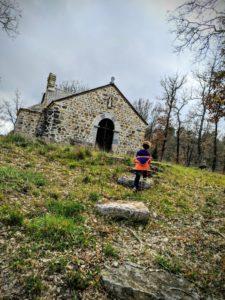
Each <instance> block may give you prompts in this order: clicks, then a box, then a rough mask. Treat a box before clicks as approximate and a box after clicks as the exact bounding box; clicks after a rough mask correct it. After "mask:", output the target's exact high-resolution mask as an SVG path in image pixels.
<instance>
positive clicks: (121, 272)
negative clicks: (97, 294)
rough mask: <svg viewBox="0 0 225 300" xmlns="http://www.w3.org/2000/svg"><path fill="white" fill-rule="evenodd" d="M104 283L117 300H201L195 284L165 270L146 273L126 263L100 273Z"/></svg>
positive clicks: (139, 267)
mask: <svg viewBox="0 0 225 300" xmlns="http://www.w3.org/2000/svg"><path fill="white" fill-rule="evenodd" d="M101 281H102V284H103V286H104V288H105V289H106V291H107V292H108V293H109V295H110V296H111V297H112V299H117V300H155V299H157V300H198V299H200V296H199V295H198V294H197V292H196V291H195V290H194V287H193V285H192V284H191V283H190V282H188V281H187V280H186V279H184V278H182V277H178V276H176V275H173V274H170V273H168V272H166V271H164V270H162V271H161V270H156V271H154V270H147V269H144V268H143V267H141V266H138V265H134V264H129V263H125V264H123V265H121V266H119V267H110V268H109V269H105V270H103V271H102V272H101Z"/></svg>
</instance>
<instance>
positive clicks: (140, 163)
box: [133, 141, 152, 191]
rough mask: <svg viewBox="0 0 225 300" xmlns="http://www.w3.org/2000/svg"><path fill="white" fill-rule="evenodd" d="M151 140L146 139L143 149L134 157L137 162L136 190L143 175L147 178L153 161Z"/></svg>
mask: <svg viewBox="0 0 225 300" xmlns="http://www.w3.org/2000/svg"><path fill="white" fill-rule="evenodd" d="M150 145H151V144H150V142H149V141H144V142H143V145H142V146H143V149H141V150H139V151H138V152H137V154H136V157H135V159H134V163H135V167H134V169H135V173H136V177H135V180H134V189H133V190H134V191H138V189H139V182H140V178H141V175H142V176H143V178H144V180H145V179H146V178H147V175H148V171H149V169H150V164H151V161H152V157H151V155H150V153H149V151H148V149H149V148H150Z"/></svg>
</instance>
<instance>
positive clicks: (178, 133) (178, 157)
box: [176, 122, 181, 164]
mask: <svg viewBox="0 0 225 300" xmlns="http://www.w3.org/2000/svg"><path fill="white" fill-rule="evenodd" d="M180 128H181V124H180V122H179V125H178V129H177V153H176V163H177V164H179V161H180Z"/></svg>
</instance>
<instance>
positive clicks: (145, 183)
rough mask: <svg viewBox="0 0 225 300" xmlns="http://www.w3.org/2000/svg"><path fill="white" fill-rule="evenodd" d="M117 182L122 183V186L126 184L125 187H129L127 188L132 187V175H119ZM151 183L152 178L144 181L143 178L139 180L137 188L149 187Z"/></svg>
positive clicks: (144, 188)
mask: <svg viewBox="0 0 225 300" xmlns="http://www.w3.org/2000/svg"><path fill="white" fill-rule="evenodd" d="M117 183H119V184H122V185H123V186H126V187H129V188H132V187H134V177H125V176H123V177H120V178H119V179H118V180H117ZM152 185H153V181H152V179H151V180H149V179H148V180H147V181H144V180H143V179H141V180H140V182H139V188H140V190H146V189H150V188H151V187H152Z"/></svg>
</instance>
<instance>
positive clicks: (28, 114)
mask: <svg viewBox="0 0 225 300" xmlns="http://www.w3.org/2000/svg"><path fill="white" fill-rule="evenodd" d="M40 115H41V113H39V112H33V111H29V110H26V109H21V110H20V112H19V115H18V117H17V120H16V125H15V130H14V132H16V133H22V134H24V135H26V136H28V137H35V136H36V128H37V124H38V122H39V119H40Z"/></svg>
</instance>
